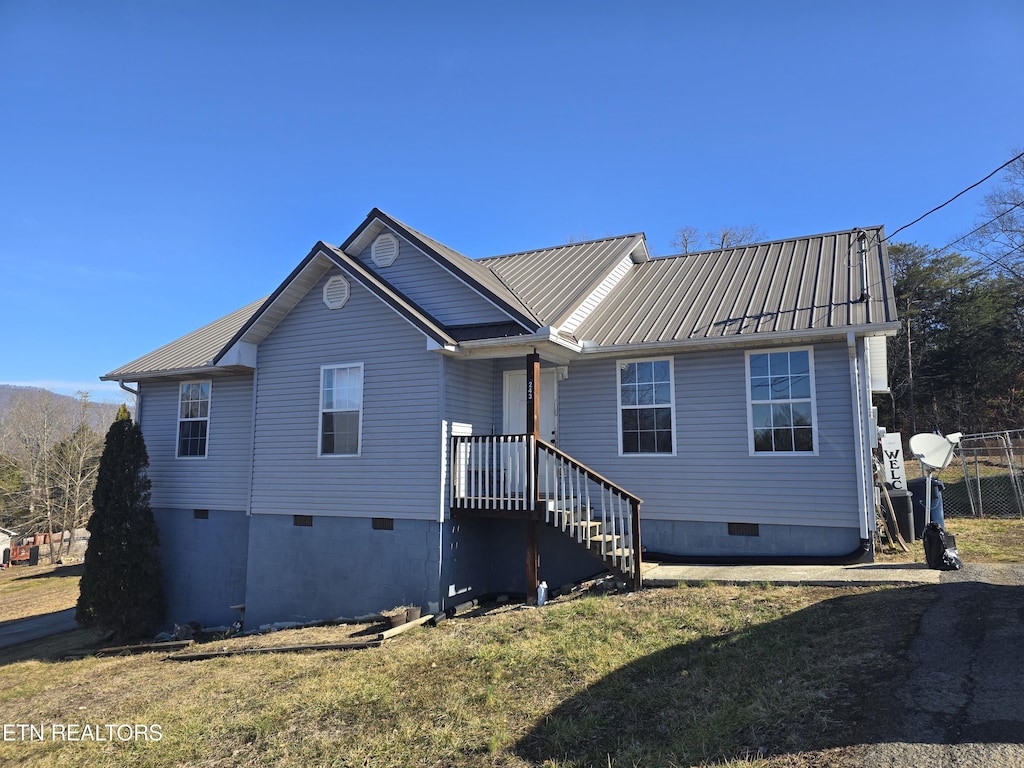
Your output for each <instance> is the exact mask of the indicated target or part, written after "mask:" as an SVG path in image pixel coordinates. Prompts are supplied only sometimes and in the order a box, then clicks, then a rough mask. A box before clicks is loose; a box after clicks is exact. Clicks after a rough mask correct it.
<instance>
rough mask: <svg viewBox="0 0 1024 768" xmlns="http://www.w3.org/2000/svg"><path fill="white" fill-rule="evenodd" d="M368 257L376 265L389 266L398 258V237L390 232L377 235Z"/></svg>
mask: <svg viewBox="0 0 1024 768" xmlns="http://www.w3.org/2000/svg"><path fill="white" fill-rule="evenodd" d="M370 258H372V259H373V263H374V264H376V265H377V266H378V267H390V266H391V265H392V264H394V263H395V259H397V258H398V238H397V237H395V236H394V235H392V234H391V233H390V232H382V233H381V234H379V235H377V239H376V240H374V241H373V245H372V246H371V247H370Z"/></svg>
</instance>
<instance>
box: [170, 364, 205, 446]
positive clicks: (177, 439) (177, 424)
mask: <svg viewBox="0 0 1024 768" xmlns="http://www.w3.org/2000/svg"><path fill="white" fill-rule="evenodd" d="M192 384H206V385H207V394H206V416H205V417H203V416H200V417H196V418H182V415H181V390H182V388H183V387H187V386H190V385H192ZM175 409H176V410H177V412H178V415H177V418H176V419H175V421H174V458H176V459H184V460H186V461H195V460H198V459H205V458H206V457H208V456H209V455H210V413H211V412H212V410H213V380H212V379H189V380H188V381H179V382H178V397H177V399H176V401H175ZM186 421H189V422H192V421H204V422H206V437H205V438H204V440H205V444H204V450H203V452H202V453H201V454H196V455H194V456H192V455H189V454H183V453H182V452H181V424H182V422H186Z"/></svg>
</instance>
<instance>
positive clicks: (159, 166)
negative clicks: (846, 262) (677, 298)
mask: <svg viewBox="0 0 1024 768" xmlns="http://www.w3.org/2000/svg"><path fill="white" fill-rule="evenodd" d="M1015 150H1016V151H1020V150H1024V4H1022V3H1020V2H1019V0H972V2H970V3H968V2H964V1H962V0H961V1H960V2H946V1H944V0H937V1H935V2H897V1H892V2H861V3H832V2H817V1H815V2H810V1H808V2H787V1H786V0H782V1H781V2H771V3H768V2H753V1H749V2H728V1H726V2H705V3H696V2H668V1H667V0H662V1H661V2H644V1H643V0H639V1H637V2H631V3H625V2H615V3H612V2H602V1H601V0H590V1H589V2H559V1H558V0H545V1H544V2H533V1H532V0H520V1H519V2H515V3H497V2H485V1H484V0H478V1H477V2H444V0H438V1H437V2H431V3H427V2H377V3H349V2H340V1H339V2H304V1H303V0H293V1H291V2H288V3H284V2H262V1H261V0H246V1H245V2H230V1H221V2H209V0H203V1H202V2H198V1H193V0H174V1H173V2H172V1H170V0H121V1H120V2H114V1H107V0H91V1H90V2H88V3H83V2H79V1H78V0H63V1H52V0H0V152H2V164H0V325H2V328H3V329H4V333H3V337H4V341H3V345H2V352H0V383H13V384H23V385H37V386H45V387H47V388H51V389H54V390H55V391H61V392H66V393H74V392H75V391H76V390H82V389H85V390H89V391H91V392H92V394H93V397H94V398H95V399H111V398H112V399H115V400H118V399H120V398H119V397H118V394H117V389H116V385H109V384H101V383H100V382H99V381H98V377H99V376H100V375H102V374H104V373H106V372H107V371H110V370H112V369H114V368H116V367H118V366H120V365H122V364H123V363H126V362H128V361H130V360H132V359H134V358H136V357H138V356H140V355H142V354H144V353H146V352H149V351H150V350H152V349H155V348H156V347H158V346H161V345H163V344H165V343H166V342H168V341H171V340H172V339H175V338H177V337H179V336H181V335H184V334H185V333H187V332H189V331H191V330H193V329H195V328H197V327H199V326H201V325H203V324H205V323H207V322H209V321H211V320H213V319H215V318H217V317H220V316H222V315H225V314H227V313H228V312H230V311H232V310H234V309H236V308H238V307H240V306H242V305H244V304H246V303H248V302H250V301H252V300H254V299H256V298H259V297H261V296H263V295H266V294H267V293H270V292H271V291H272V290H273V289H274V288H275V287H276V286H277V285H278V284H279V283H280V282H281V281H282V280H283V279H284V278H285V277H286V276H287V275H288V273H289V272H290V271H291V270H292V268H293V267H294V266H295V265H296V264H297V263H298V261H299V260H300V259H302V258H303V257H304V256H305V255H306V254H307V253H308V251H309V249H310V247H311V246H312V245H313V244H314V243H315V242H316V241H317V240H321V239H322V240H325V241H328V242H333V243H340V242H341V241H343V240H344V239H345V238H346V237H347V236H348V235H349V234H350V233H351V232H352V230H353V229H355V228H356V227H357V226H358V225H359V224H360V222H361V221H362V220H363V218H364V217H365V215H366V213H367V212H368V211H369V210H370V209H371V208H373V207H379V208H381V209H383V210H385V211H387V212H388V213H390V214H391V215H393V216H395V217H396V218H398V219H400V220H403V221H405V222H406V223H408V224H410V225H412V226H413V227H416V228H417V229H420V230H421V231H424V232H426V233H427V234H429V235H431V236H432V237H434V238H436V239H438V240H440V241H441V242H444V243H446V244H447V245H449V246H451V247H453V248H456V249H457V250H459V251H461V252H462V253H464V254H466V255H468V256H473V257H480V256H489V255H494V254H500V253H508V252H513V251H518V250H525V249H529V248H537V247H543V246H547V245H553V244H557V243H563V242H566V241H567V240H568V239H570V238H575V239H580V238H582V237H601V236H604V235H611V234H622V233H628V232H637V231H643V232H645V233H646V235H647V238H648V242H649V244H650V245H651V247H652V249H653V250H654V252H655V253H656V254H661V255H665V254H668V253H671V252H672V248H671V247H670V241H671V240H672V236H673V233H674V231H675V230H676V229H677V228H679V227H681V226H684V225H693V226H696V227H698V228H699V229H712V228H715V227H721V226H725V225H746V224H756V225H757V226H759V227H760V228H761V229H762V230H764V231H765V232H766V233H767V235H768V236H769V237H771V238H781V237H789V236H796V235H802V234H812V233H818V232H826V231H833V230H839V229H848V228H852V227H855V226H867V225H874V224H884V225H886V227H887V230H888V231H889V232H892V231H894V230H895V229H896V228H898V227H900V226H902V225H904V224H906V223H908V222H910V221H912V220H913V219H914V218H916V217H917V216H918V215H920V214H922V213H924V212H925V211H927V210H929V209H930V208H932V207H934V206H935V205H937V204H939V203H941V202H943V201H945V200H946V199H947V198H949V197H950V196H952V195H953V194H955V193H956V192H958V191H960V190H961V189H963V188H964V187H966V186H968V185H969V184H972V183H973V182H975V181H977V180H978V179H980V178H981V177H983V176H984V175H985V174H987V173H989V172H990V171H991V170H993V169H994V168H996V167H998V166H999V165H1001V164H1002V163H1003V162H1005V161H1006V160H1008V159H1009V158H1010V157H1011V156H1013V155H1014V154H1016V151H1015ZM984 191H985V189H984V188H981V189H979V190H977V191H976V192H974V193H971V194H969V195H965V196H964V197H963V198H961V199H960V200H958V201H957V202H956V203H954V204H952V205H950V206H948V207H947V208H944V209H943V210H942V211H940V212H939V213H937V214H935V215H933V216H931V217H929V218H928V219H926V220H925V221H923V222H922V223H920V224H918V225H916V226H914V227H913V228H911V229H909V230H906V231H905V232H904V233H902V234H901V235H900V236H899V237H898V238H897V239H898V240H907V241H915V242H918V243H921V244H927V245H931V246H940V245H944V244H945V243H947V242H949V241H950V240H953V239H954V238H956V237H957V236H959V235H961V234H963V233H964V232H966V231H967V230H969V229H970V228H971V226H972V223H973V222H974V221H975V219H976V218H977V217H978V215H979V204H980V200H981V197H982V196H983V194H984Z"/></svg>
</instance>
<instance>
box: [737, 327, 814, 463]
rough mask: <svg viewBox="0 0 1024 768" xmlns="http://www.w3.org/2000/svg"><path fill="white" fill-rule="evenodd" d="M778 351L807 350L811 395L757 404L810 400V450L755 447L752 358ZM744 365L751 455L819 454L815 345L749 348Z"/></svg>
mask: <svg viewBox="0 0 1024 768" xmlns="http://www.w3.org/2000/svg"><path fill="white" fill-rule="evenodd" d="M777 352H787V353H789V352H806V353H807V370H808V377H809V380H810V390H811V396H810V397H809V398H803V397H800V398H790V399H788V400H785V401H771V400H758V401H756V404H758V405H761V404H764V403H770V402H808V401H809V402H810V406H811V444H812V446H813V448H812V450H810V451H796V450H793V451H775V450H772V451H757V450H755V449H754V405H755V401H754V399H753V392H752V391H751V379H750V358H751V356H753V355H770V354H772V353H777ZM743 367H744V376H745V379H746V380H745V382H744V390H745V391H746V398H747V451H748V453H749V455H750V456H774V457H780V456H782V457H807V456H817V455H818V448H819V444H818V431H819V430H820V428H821V427H820V422H819V421H818V395H817V382H816V381H815V375H814V347H810V346H801V347H771V348H767V349H748V350H746V352H745V354H744V360H743Z"/></svg>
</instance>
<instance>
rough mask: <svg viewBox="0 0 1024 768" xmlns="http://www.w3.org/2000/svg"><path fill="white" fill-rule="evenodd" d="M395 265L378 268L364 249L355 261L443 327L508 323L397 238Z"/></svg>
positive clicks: (427, 258) (462, 285) (474, 294)
mask: <svg viewBox="0 0 1024 768" xmlns="http://www.w3.org/2000/svg"><path fill="white" fill-rule="evenodd" d="M398 242H399V244H400V245H399V251H398V258H397V259H395V263H394V264H392V265H391V266H389V267H378V266H377V265H376V264H374V263H373V259H372V258H371V257H370V248H369V247H367V248H366V249H364V250H363V252H362V253H360V254H359V256H358V258H359V260H360V261H362V262H363V263H364V264H366V265H367V266H368V267H369V268H370V269H372V270H373V271H374V272H376V273H377V274H379V275H380V276H381V277H383V278H384V279H385V280H387V281H388V282H389V283H391V284H392V285H393V286H395V288H397V289H398V290H399V291H401V292H402V293H403V294H405V295H406V296H408V297H409V298H410V299H412V300H413V301H414V302H416V304H418V305H419V306H420V307H422V308H423V309H424V310H426V311H427V313H428V314H430V315H432V316H433V317H435V318H436V319H438V320H440V321H441V322H442V323H443V324H445V325H473V324H476V323H502V322H508V319H509V318H508V315H506V314H505V313H504V312H502V311H501V310H499V309H498V308H497V307H495V306H494V305H493V304H492V303H491V302H489V301H487V300H486V299H484V298H483V297H482V296H480V295H479V294H478V293H476V292H475V291H473V290H472V289H471V288H469V287H468V286H467V285H466V284H465V283H463V282H461V281H460V280H458V279H457V278H456V277H455V276H454V275H452V273H451V272H449V271H448V270H446V269H444V268H443V267H441V266H440V265H439V264H438V263H437V262H435V261H434V260H433V259H431V258H429V257H428V256H426V255H424V254H423V253H421V252H420V250H419V249H418V248H414V247H413V246H411V245H409V243H407V242H406V241H405V240H403V239H402V238H398Z"/></svg>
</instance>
